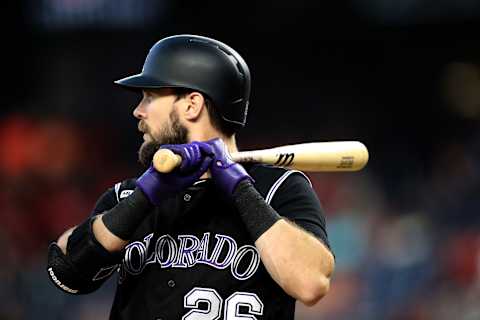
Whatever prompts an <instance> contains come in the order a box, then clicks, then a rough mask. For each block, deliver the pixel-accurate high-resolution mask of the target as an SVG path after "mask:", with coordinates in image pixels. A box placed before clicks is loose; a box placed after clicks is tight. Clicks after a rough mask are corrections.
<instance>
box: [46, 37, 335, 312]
mask: <svg viewBox="0 0 480 320" xmlns="http://www.w3.org/2000/svg"><path fill="white" fill-rule="evenodd" d="M116 83H117V84H118V85H120V86H122V87H125V88H128V89H133V90H137V91H139V92H142V93H143V99H142V100H141V101H140V103H139V104H138V106H137V107H136V108H135V110H134V111H133V115H134V116H135V118H137V119H138V120H139V122H138V128H139V130H140V131H141V132H142V133H143V137H144V142H143V144H142V146H141V147H140V150H139V160H140V162H141V163H143V164H144V165H145V166H146V167H147V169H146V171H145V172H144V173H143V174H142V175H141V176H140V177H138V178H135V179H127V180H124V181H122V182H120V183H117V184H116V185H115V186H113V187H112V188H110V189H108V190H107V191H106V192H105V193H104V194H103V195H102V196H101V197H100V198H99V200H98V201H97V203H96V205H95V207H94V209H93V211H92V213H91V214H90V216H89V217H88V218H87V219H86V220H85V221H84V222H83V223H82V224H80V225H78V226H76V227H74V228H71V229H70V230H67V231H66V232H65V233H64V234H63V235H61V236H60V238H59V239H58V240H57V242H54V243H52V244H51V245H50V246H49V252H48V266H47V272H48V275H49V277H50V279H51V280H52V282H53V283H54V284H55V285H56V286H57V287H58V288H60V289H62V290H63V291H65V292H68V293H72V294H87V293H90V292H92V291H94V290H96V289H98V288H99V287H100V286H101V285H102V283H104V282H105V280H106V279H108V278H109V277H110V276H111V275H112V274H113V273H115V272H117V273H118V284H117V289H116V294H115V299H114V302H113V306H112V309H111V315H110V319H129V320H130V319H152V320H154V319H184V320H192V319H193V320H195V319H197V320H198V319H201V320H214V319H225V320H234V319H275V320H279V319H293V318H294V312H295V301H296V300H299V301H301V302H303V303H304V304H306V305H313V304H315V303H316V302H317V301H318V300H319V299H321V298H322V297H323V296H324V295H325V294H326V293H327V291H328V289H329V281H330V276H331V274H332V272H333V268H334V258H333V255H332V253H331V251H330V247H329V243H328V238H327V233H326V229H325V219H324V216H323V214H322V209H321V206H320V203H319V200H318V198H317V196H316V194H315V192H314V190H313V189H312V186H311V184H310V182H309V180H308V178H307V177H306V176H305V175H304V174H303V173H302V172H299V171H289V170H286V169H283V168H280V167H274V166H267V165H257V164H256V165H244V166H243V165H241V164H239V163H235V162H233V161H232V160H231V158H230V157H229V153H231V152H236V151H238V150H237V146H236V143H235V133H236V132H237V131H238V129H239V128H241V127H243V126H244V125H245V123H246V116H247V110H248V104H249V96H250V71H249V68H248V66H247V64H246V63H245V61H244V60H243V58H242V57H241V56H240V55H239V54H238V53H237V52H236V51H235V50H233V49H232V48H230V47H229V46H227V45H225V44H224V43H222V42H220V41H217V40H214V39H210V38H206V37H201V36H196V35H177V36H171V37H167V38H164V39H162V40H160V41H158V42H157V43H156V44H155V45H154V46H153V47H152V48H151V49H150V51H149V53H148V55H147V57H146V60H145V63H144V66H143V69H142V72H141V73H140V74H137V75H133V76H130V77H127V78H124V79H121V80H118V81H116ZM159 148H166V149H170V150H171V151H173V152H174V153H176V154H178V155H180V156H181V157H182V159H183V160H182V162H181V165H180V166H179V167H178V168H176V169H175V170H173V171H172V172H170V173H159V172H158V171H156V170H155V168H154V167H153V166H152V159H153V155H154V153H155V152H156V151H157V150H158V149H159Z"/></svg>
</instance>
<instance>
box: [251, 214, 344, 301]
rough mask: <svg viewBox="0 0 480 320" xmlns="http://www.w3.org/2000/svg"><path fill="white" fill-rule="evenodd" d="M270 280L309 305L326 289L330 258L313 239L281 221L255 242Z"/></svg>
mask: <svg viewBox="0 0 480 320" xmlns="http://www.w3.org/2000/svg"><path fill="white" fill-rule="evenodd" d="M255 245H256V247H257V248H258V250H259V252H260V256H261V259H262V262H263V264H264V265H265V267H266V269H267V270H268V272H269V273H270V275H271V276H272V278H273V279H274V280H275V281H276V282H277V283H278V284H279V285H280V286H281V287H282V288H283V289H284V290H285V291H286V292H287V293H288V294H290V295H292V296H293V297H295V298H296V299H298V300H300V301H302V302H303V303H305V304H307V305H313V304H315V303H316V302H317V301H318V300H320V299H321V298H322V297H323V296H324V295H325V294H326V293H327V292H328V290H329V286H330V276H331V274H332V272H333V269H334V259H333V256H332V254H331V253H330V251H329V250H328V249H327V248H326V247H325V246H324V245H323V244H322V243H321V242H320V241H319V240H318V239H316V238H315V237H314V236H312V235H310V234H308V233H307V232H305V231H304V230H302V229H300V228H299V227H297V226H295V225H293V224H292V223H290V222H287V221H285V220H281V221H278V222H277V223H275V224H274V225H273V226H272V227H271V228H270V229H268V230H267V231H266V232H264V233H263V234H262V235H261V236H260V237H259V238H258V239H257V241H255Z"/></svg>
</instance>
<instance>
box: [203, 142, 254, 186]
mask: <svg viewBox="0 0 480 320" xmlns="http://www.w3.org/2000/svg"><path fill="white" fill-rule="evenodd" d="M207 143H208V144H209V145H210V146H212V148H213V151H214V157H213V161H212V163H211V166H210V172H211V174H212V179H213V181H214V182H215V184H216V185H218V186H219V187H220V189H221V190H224V191H225V192H226V193H227V194H228V195H233V192H234V191H235V188H236V187H237V185H238V184H239V183H240V181H243V180H246V179H248V180H250V181H251V182H253V178H252V177H250V175H249V174H248V173H247V171H246V170H245V169H244V168H243V166H242V165H241V164H239V163H236V162H235V161H233V160H232V158H231V157H230V154H229V153H228V150H227V147H226V145H225V143H224V142H223V141H222V140H221V139H218V138H217V139H213V140H208V141H207Z"/></svg>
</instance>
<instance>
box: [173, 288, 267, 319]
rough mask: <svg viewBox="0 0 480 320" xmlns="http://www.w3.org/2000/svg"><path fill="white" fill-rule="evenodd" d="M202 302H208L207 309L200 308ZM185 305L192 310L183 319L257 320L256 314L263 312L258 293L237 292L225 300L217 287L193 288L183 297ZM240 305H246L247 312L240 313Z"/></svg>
mask: <svg viewBox="0 0 480 320" xmlns="http://www.w3.org/2000/svg"><path fill="white" fill-rule="evenodd" d="M202 302H203V303H206V304H207V308H206V310H205V309H204V308H202V309H200V308H199V307H200V303H202ZM224 303H225V306H223V304H224ZM183 305H184V307H185V308H187V309H192V310H190V311H189V312H188V313H187V314H185V315H184V316H183V317H182V320H219V319H223V320H242V319H243V320H244V319H250V320H255V319H257V318H256V317H255V315H259V316H261V315H262V314H263V303H262V301H261V300H260V299H259V298H258V296H257V295H256V294H254V293H249V292H235V293H233V294H232V295H230V296H229V297H228V298H227V299H226V300H225V301H223V299H222V297H220V295H219V294H218V292H217V291H216V290H215V289H210V288H193V289H192V290H190V292H189V293H187V294H186V295H185V297H184V298H183ZM222 307H223V309H224V310H223V313H222ZM240 307H246V309H247V310H248V311H247V313H243V314H242V313H240ZM222 314H223V318H222Z"/></svg>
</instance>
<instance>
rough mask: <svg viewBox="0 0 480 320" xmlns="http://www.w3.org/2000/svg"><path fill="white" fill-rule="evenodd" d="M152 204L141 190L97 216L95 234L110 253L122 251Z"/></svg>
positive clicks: (94, 224) (93, 226) (94, 225)
mask: <svg viewBox="0 0 480 320" xmlns="http://www.w3.org/2000/svg"><path fill="white" fill-rule="evenodd" d="M151 208H152V204H151V203H150V202H149V201H148V199H147V198H146V197H145V195H144V194H143V192H142V191H141V190H140V189H138V188H137V189H135V191H134V192H133V193H132V194H131V195H130V196H128V197H127V198H126V199H124V200H123V201H121V202H120V203H118V204H117V205H116V206H115V207H113V208H112V209H110V210H108V211H106V212H104V213H103V214H101V215H99V216H97V217H96V218H95V221H94V222H93V225H92V229H93V234H94V236H95V238H96V239H97V241H98V242H99V243H100V244H101V245H102V246H103V247H104V248H105V249H107V250H108V251H109V252H116V251H120V250H122V249H123V248H124V247H125V246H126V245H127V244H128V240H129V239H130V238H131V236H132V234H133V232H135V230H136V229H137V228H138V226H139V224H140V223H141V222H142V221H143V219H144V218H145V217H146V215H147V214H148V213H149V212H150V210H151Z"/></svg>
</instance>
